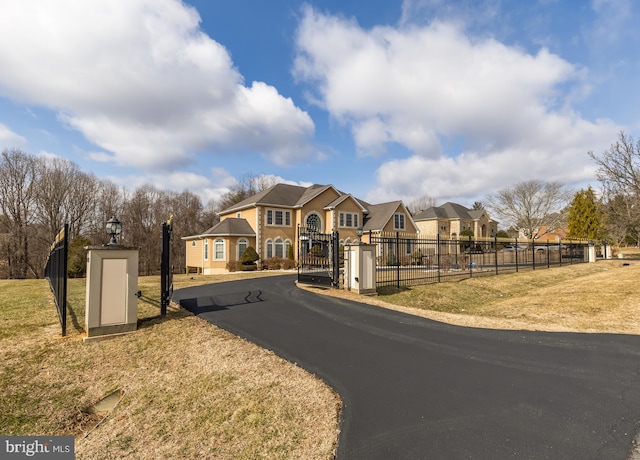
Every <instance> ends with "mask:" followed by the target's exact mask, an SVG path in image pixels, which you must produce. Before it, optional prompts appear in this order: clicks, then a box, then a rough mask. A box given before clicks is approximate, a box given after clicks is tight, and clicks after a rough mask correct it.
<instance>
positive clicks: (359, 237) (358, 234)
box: [356, 227, 362, 244]
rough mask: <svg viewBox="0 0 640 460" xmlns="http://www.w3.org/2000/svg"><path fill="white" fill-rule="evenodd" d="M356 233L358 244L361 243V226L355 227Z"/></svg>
mask: <svg viewBox="0 0 640 460" xmlns="http://www.w3.org/2000/svg"><path fill="white" fill-rule="evenodd" d="M356 235H357V236H358V244H360V243H362V227H358V228H356Z"/></svg>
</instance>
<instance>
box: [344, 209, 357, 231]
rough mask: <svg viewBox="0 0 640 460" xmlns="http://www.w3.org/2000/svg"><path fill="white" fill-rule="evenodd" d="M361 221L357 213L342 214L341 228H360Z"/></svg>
mask: <svg viewBox="0 0 640 460" xmlns="http://www.w3.org/2000/svg"><path fill="white" fill-rule="evenodd" d="M359 221H360V219H359V217H358V213H356V212H353V213H351V212H341V213H340V218H339V222H340V225H339V226H340V227H348V228H356V227H357V226H358V223H359Z"/></svg>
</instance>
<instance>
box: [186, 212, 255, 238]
mask: <svg viewBox="0 0 640 460" xmlns="http://www.w3.org/2000/svg"><path fill="white" fill-rule="evenodd" d="M207 236H256V232H254V231H253V229H252V228H251V225H249V222H247V221H246V219H239V218H236V217H230V218H228V219H224V220H221V221H220V222H218V223H217V224H216V225H214V226H213V227H211V228H210V229H208V230H207V231H205V232H204V233H201V234H200V235H192V236H185V237H183V238H182V239H183V240H193V239H199V238H204V237H207Z"/></svg>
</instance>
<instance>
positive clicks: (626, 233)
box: [0, 132, 640, 278]
mask: <svg viewBox="0 0 640 460" xmlns="http://www.w3.org/2000/svg"><path fill="white" fill-rule="evenodd" d="M588 156H589V157H590V158H591V159H592V160H593V161H594V162H595V164H596V165H597V179H598V180H599V182H600V183H601V190H600V191H599V193H596V192H595V191H594V190H593V189H592V188H591V187H589V188H587V189H586V190H579V191H577V192H573V191H570V190H568V189H566V188H565V187H564V186H563V185H562V184H561V183H558V182H550V183H546V182H543V181H540V180H530V181H525V182H520V183H518V184H515V185H513V186H509V187H505V188H504V189H501V190H499V191H497V192H496V193H494V194H491V195H488V196H487V197H486V199H485V203H486V206H487V208H488V209H489V210H490V212H491V215H492V217H494V218H496V219H497V220H499V222H500V223H501V225H502V226H503V229H508V228H511V229H513V230H520V231H523V232H524V233H525V235H526V236H527V237H529V238H530V237H532V235H533V234H534V232H535V230H536V229H538V228H541V227H547V228H549V229H555V228H566V227H568V229H569V235H568V236H569V237H571V238H585V239H598V240H605V239H606V240H608V241H609V242H610V243H611V244H614V245H623V244H634V245H637V244H638V243H639V242H640V141H638V142H634V140H633V138H632V137H631V136H628V135H626V134H625V133H624V132H620V133H619V136H618V140H617V141H616V142H614V143H613V144H611V146H610V147H609V148H608V149H607V150H605V151H604V152H603V153H602V154H600V155H598V154H595V153H594V152H588ZM275 183H276V180H275V179H274V178H270V177H266V176H255V175H251V174H247V175H245V176H244V177H243V178H242V179H241V180H240V181H239V182H238V183H237V184H236V185H235V186H234V187H232V188H231V189H230V190H229V192H227V193H226V194H224V195H223V196H222V197H221V198H220V199H219V200H218V201H209V202H208V203H206V204H203V203H202V200H201V198H200V197H199V196H198V195H196V194H194V193H192V192H190V191H187V190H184V191H182V192H172V191H166V190H161V189H158V188H157V187H155V186H154V185H151V184H145V185H142V186H140V187H138V188H136V189H135V190H128V189H126V188H123V187H120V186H118V185H116V184H115V183H113V182H112V181H110V180H107V179H101V178H98V177H96V176H95V175H93V174H89V173H86V172H83V171H82V170H80V168H79V167H78V166H77V165H76V164H75V163H73V162H71V161H69V160H66V159H62V158H46V157H37V156H34V155H31V154H28V153H25V152H23V151H21V150H16V149H12V150H4V151H3V152H2V155H1V156H0V278H28V277H36V278H40V277H42V276H43V271H44V265H45V263H46V259H47V256H48V254H49V247H50V245H51V243H52V242H53V240H54V238H55V236H56V235H57V233H58V232H59V230H60V229H61V228H62V227H63V225H64V223H65V222H67V223H68V224H69V241H70V255H69V269H70V274H71V275H72V276H73V274H82V273H83V271H84V269H85V265H86V259H85V257H84V251H83V248H84V247H86V246H89V245H101V244H105V243H107V242H108V236H107V235H106V232H105V224H106V222H107V221H108V220H109V219H110V218H111V217H112V216H117V217H118V219H119V220H120V221H121V222H122V227H123V232H122V235H121V243H122V244H124V245H127V246H133V247H139V248H140V254H139V260H140V266H139V271H140V273H141V274H144V275H149V274H154V273H157V272H158V271H159V267H160V244H161V241H160V239H161V224H162V222H164V221H166V220H168V219H169V217H170V216H171V215H173V216H174V220H173V238H172V242H171V253H172V264H173V265H174V266H175V267H176V268H177V269H178V270H180V269H182V268H183V267H184V266H185V245H184V243H183V241H182V240H181V239H180V238H181V237H183V236H187V235H194V234H198V233H201V232H203V231H204V230H206V229H207V228H210V227H212V226H213V225H215V224H216V223H217V222H218V221H219V218H218V215H217V211H219V210H222V209H225V208H228V207H230V206H232V205H233V204H235V203H238V202H240V201H242V200H244V199H245V198H248V197H249V196H252V195H254V194H255V193H258V192H260V191H261V190H264V189H266V188H268V187H270V186H272V185H274V184H275ZM485 203H481V202H476V203H474V205H473V207H474V209H480V208H482V207H484V206H485ZM433 205H434V202H433V200H432V199H431V198H429V197H427V196H425V197H422V198H420V199H416V200H414V202H412V203H411V204H410V205H409V207H410V208H412V209H413V210H420V209H424V208H425V207H428V206H433Z"/></svg>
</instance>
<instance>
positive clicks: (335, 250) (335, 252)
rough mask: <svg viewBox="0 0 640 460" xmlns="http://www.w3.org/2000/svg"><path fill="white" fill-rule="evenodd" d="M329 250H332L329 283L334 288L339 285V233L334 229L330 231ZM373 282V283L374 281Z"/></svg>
mask: <svg viewBox="0 0 640 460" xmlns="http://www.w3.org/2000/svg"><path fill="white" fill-rule="evenodd" d="M330 244H331V251H332V256H333V257H332V259H333V260H332V264H333V270H332V274H331V276H332V278H333V281H332V282H331V284H332V285H333V287H334V288H339V287H340V235H339V234H338V232H337V231H336V230H334V231H333V232H331V243H330ZM369 244H371V239H369ZM374 284H375V283H374Z"/></svg>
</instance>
